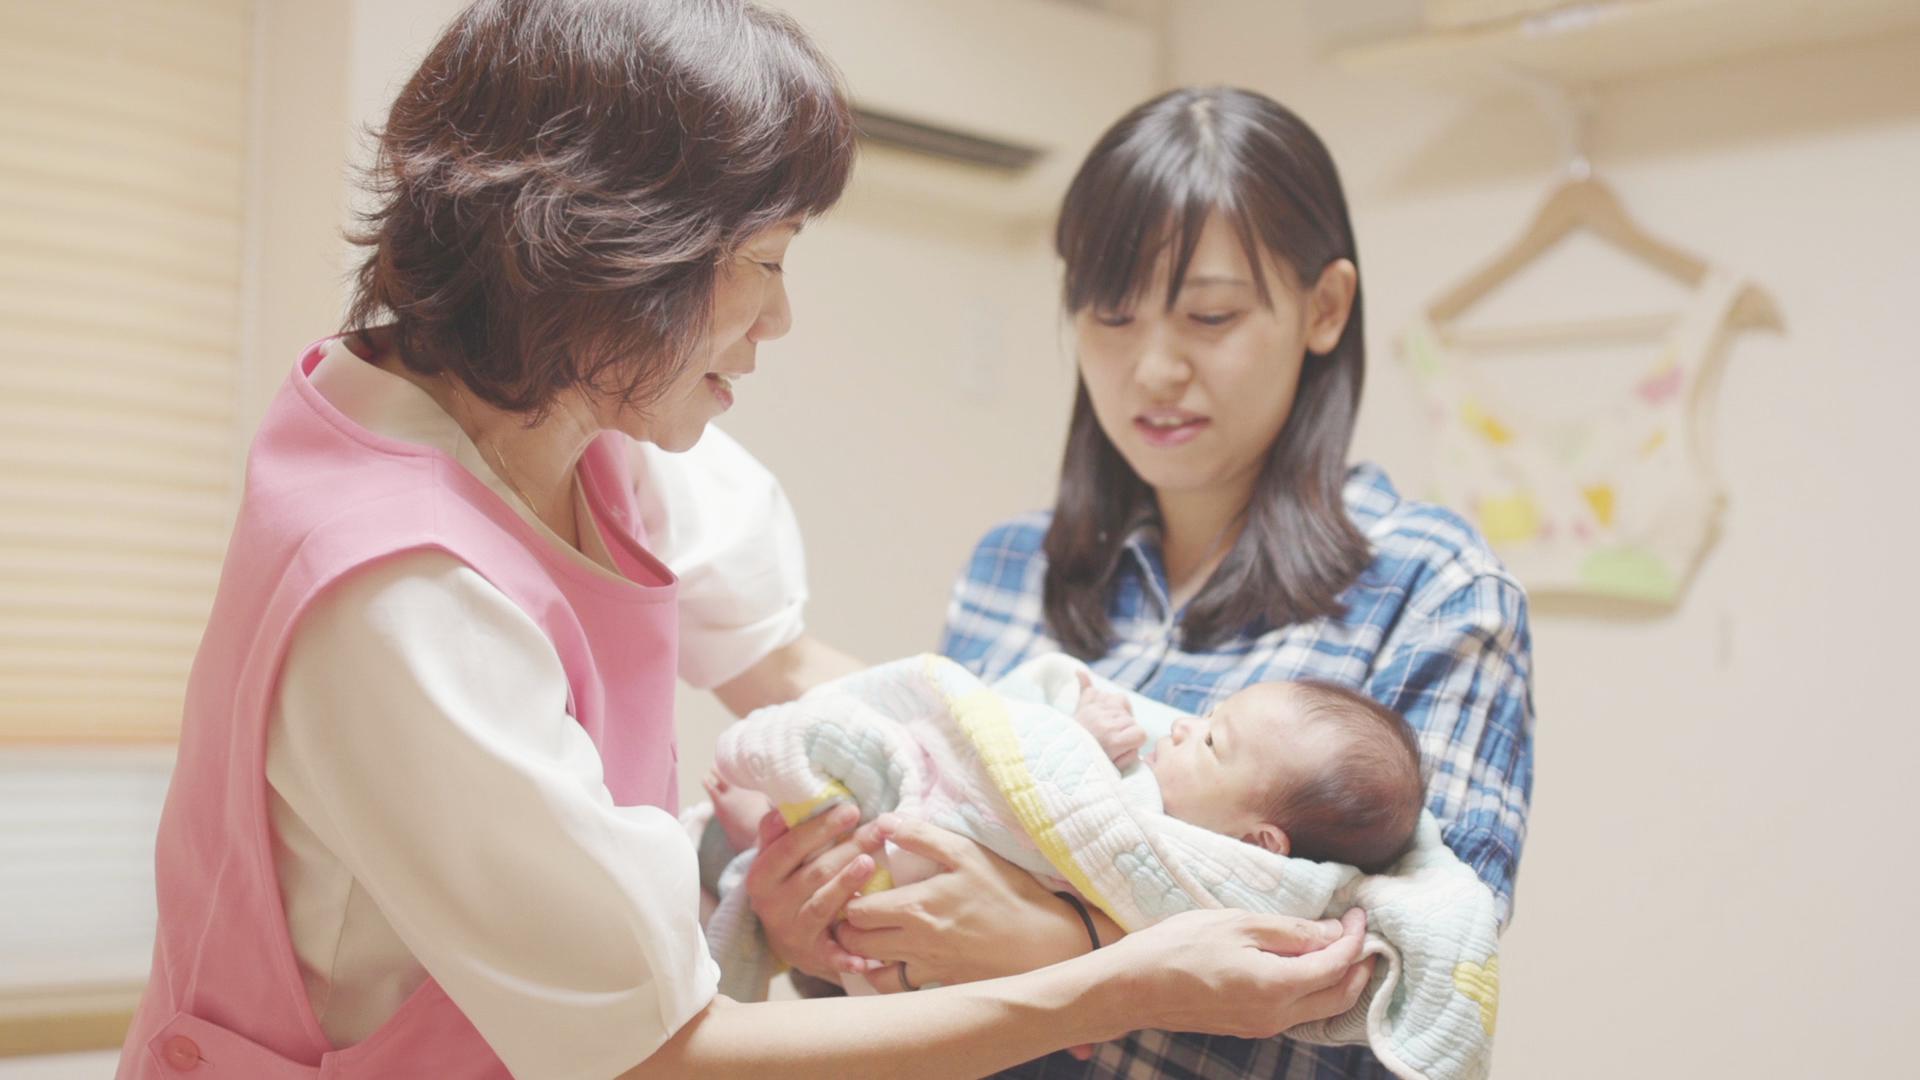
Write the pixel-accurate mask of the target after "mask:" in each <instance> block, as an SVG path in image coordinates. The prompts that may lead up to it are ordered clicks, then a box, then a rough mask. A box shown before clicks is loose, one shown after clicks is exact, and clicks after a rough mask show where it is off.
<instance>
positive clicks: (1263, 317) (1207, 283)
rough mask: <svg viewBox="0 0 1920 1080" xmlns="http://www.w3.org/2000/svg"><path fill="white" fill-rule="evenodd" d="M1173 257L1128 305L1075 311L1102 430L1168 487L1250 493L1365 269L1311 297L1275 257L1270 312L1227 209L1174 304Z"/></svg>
mask: <svg viewBox="0 0 1920 1080" xmlns="http://www.w3.org/2000/svg"><path fill="white" fill-rule="evenodd" d="M1170 262H1171V258H1170V257H1168V258H1163V259H1162V260H1161V261H1160V264H1159V266H1158V267H1156V268H1155V270H1154V278H1153V280H1152V281H1151V282H1150V283H1149V284H1148V287H1147V289H1146V290H1145V291H1144V292H1143V293H1142V294H1141V295H1140V298H1139V299H1138V300H1136V301H1135V302H1133V304H1132V306H1131V307H1129V308H1128V309H1126V310H1124V311H1108V310H1100V309H1098V308H1097V307H1095V306H1091V305H1090V306H1088V307H1087V308H1085V309H1083V310H1081V311H1080V312H1079V313H1078V314H1077V315H1075V317H1074V331H1075V335H1076V337H1077V339H1078V343H1079V353H1080V376H1081V378H1082V379H1083V380H1084V381H1085V383H1086V387H1087V396H1088V398H1089V399H1090V400H1091V401H1092V403H1093V412H1094V416H1095V417H1096V418H1097V419H1098V420H1099V422H1100V427H1101V429H1102V430H1103V431H1105V432H1106V434H1107V438H1109V439H1111V440H1113V444H1114V446H1115V447H1116V448H1118V449H1119V451H1120V455H1121V456H1122V457H1124V458H1125V459H1126V461H1127V464H1129V465H1131V466H1132V467H1133V470H1134V472H1136V473H1138V474H1139V475H1140V478H1141V479H1143V480H1145V481H1146V482H1147V484H1148V485H1149V486H1151V487H1152V488H1153V489H1154V490H1155V491H1156V492H1168V493H1170V492H1183V493H1211V492H1239V493H1241V494H1242V497H1244V495H1245V494H1247V493H1250V492H1251V491H1252V487H1253V483H1254V480H1255V479H1256V478H1257V477H1258V476H1259V473H1260V467H1261V464H1262V463H1263V462H1264V461H1265V460H1266V457H1267V452H1268V449H1269V447H1271V446H1272V445H1273V440H1274V439H1275V438H1276V437H1278V436H1279V434H1280V428H1281V426H1282V425H1284V424H1285V423H1286V421H1287V416H1288V414H1289V413H1290V412H1291V411H1292V410H1293V397H1294V390H1295V388H1296V386H1297V385H1298V384H1299V381H1300V367H1301V364H1302V363H1306V362H1310V361H1308V360H1306V353H1307V352H1308V351H1309V350H1311V351H1314V352H1326V351H1329V350H1331V349H1332V348H1333V346H1334V345H1335V344H1337V343H1338V342H1339V339H1340V330H1341V329H1343V328H1344V327H1345V324H1346V312H1347V310H1348V309H1349V308H1350V307H1351V302H1352V289H1351V285H1347V286H1346V295H1345V299H1344V301H1341V302H1339V303H1337V304H1335V303H1331V301H1339V300H1340V297H1339V295H1338V294H1339V292H1340V289H1341V285H1342V283H1343V281H1345V280H1347V279H1348V278H1349V275H1351V273H1352V269H1353V264H1352V263H1350V262H1347V261H1345V260H1339V261H1337V262H1336V263H1335V264H1334V265H1333V266H1330V267H1329V268H1328V270H1327V272H1326V273H1324V274H1322V276H1321V279H1320V281H1319V282H1317V283H1315V285H1314V288H1312V289H1308V290H1303V289H1301V288H1300V286H1299V285H1298V284H1297V283H1296V282H1295V281H1294V276H1293V274H1292V272H1291V271H1289V270H1288V269H1286V268H1285V267H1283V266H1281V265H1280V264H1278V263H1277V262H1275V261H1274V260H1273V259H1272V258H1271V257H1270V256H1267V255H1265V254H1264V253H1263V254H1262V263H1263V265H1262V271H1263V274H1264V276H1265V279H1266V283H1267V293H1268V296H1269V297H1270V298H1271V306H1269V305H1268V304H1265V303H1263V302H1262V301H1261V299H1260V294H1259V292H1258V290H1257V289H1256V288H1255V286H1254V280H1253V268H1252V266H1251V265H1250V264H1249V263H1248V261H1247V255H1246V252H1245V251H1244V250H1243V249H1242V247H1241V246H1240V241H1239V239H1238V238H1237V237H1236V236H1235V234H1234V230H1233V228H1232V226H1231V225H1230V224H1229V223H1228V222H1227V221H1226V220H1225V219H1223V218H1221V217H1220V215H1218V214H1215V215H1213V216H1212V217H1210V218H1208V219H1207V222H1206V224H1205V226H1204V227H1203V228H1202V230H1201V233H1200V241H1199V245H1198V247H1196V248H1195V249H1194V253H1193V261H1192V263H1191V264H1190V265H1189V266H1188V267H1187V272H1186V277H1185V279H1184V280H1183V281H1182V282H1181V286H1180V291H1179V296H1178V298H1177V299H1176V300H1175V302H1174V305H1173V307H1172V308H1171V309H1168V308H1167V307H1166V306H1165V304H1164V303H1163V301H1162V298H1163V297H1165V296H1166V295H1167V274H1168V273H1169V270H1170ZM1342 267H1344V270H1341V269H1340V268H1342ZM1330 278H1334V279H1339V280H1333V281H1331V282H1330V281H1329V279H1330ZM1336 309H1337V310H1336ZM1336 315H1337V319H1336V318H1334V316H1336ZM1329 330H1331V334H1330V335H1329Z"/></svg>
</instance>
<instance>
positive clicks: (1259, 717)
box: [1149, 682, 1426, 873]
mask: <svg viewBox="0 0 1920 1080" xmlns="http://www.w3.org/2000/svg"><path fill="white" fill-rule="evenodd" d="M1149 764H1151V766H1152V767H1153V773H1154V778H1155V779H1156V780H1157V781H1158V782H1159V785H1160V795H1161V799H1162V801H1163V802H1164V803H1165V805H1166V809H1167V813H1168V814H1170V815H1172V816H1174V817H1177V818H1180V819H1181V820H1183V821H1190V822H1192V823H1193V824H1195V825H1199V826H1202V827H1204V828H1208V829H1212V830H1213V831H1215V832H1221V833H1226V834H1227V835H1228V836H1237V837H1240V838H1241V839H1243V840H1245V841H1247V842H1248V843H1251V844H1258V845H1260V846H1261V847H1264V848H1266V849H1267V850H1268V851H1274V852H1278V853H1280V854H1282V855H1293V856H1296V857H1299V858H1305V859H1314V860H1317V861H1321V862H1343V863H1348V864H1350V865H1353V866H1357V867H1359V868H1360V869H1361V870H1364V871H1367V872H1368V873H1374V872H1377V871H1380V870H1383V869H1385V868H1386V866H1387V865H1388V864H1389V863H1391V862H1393V860H1394V859H1396V858H1398V857H1399V856H1400V854H1401V853H1402V852H1403V851H1405V850H1406V847H1407V844H1408V842H1409V841H1410V840H1412V838H1413V828H1414V825H1415V824H1416V823H1417V822H1418V821H1419V819H1420V807H1421V805H1422V804H1423V803H1424V802H1425V798H1426V793H1425V789H1424V787H1423V785H1422V784H1421V781H1420V753H1419V750H1418V748H1417V747H1415V746H1414V743H1413V732H1412V731H1411V730H1410V729H1409V728H1408V727H1407V723H1406V721H1404V720H1402V719H1401V718H1400V717H1398V716H1396V715H1394V714H1393V712H1392V711H1390V710H1388V709H1387V708H1386V707H1384V706H1382V705H1380V704H1378V703H1377V702H1375V701H1373V700H1372V699H1371V698H1369V697H1367V696H1366V695H1364V694H1359V693H1355V692H1354V691H1352V690H1348V689H1346V688H1345V687H1342V686H1335V685H1333V684H1331V683H1322V682H1274V683H1260V684H1258V685H1255V686H1249V687H1247V688H1246V689H1245V690H1242V691H1240V692H1239V693H1237V694H1234V695H1233V696H1232V697H1229V698H1228V699H1227V700H1225V701H1223V702H1221V703H1220V704H1219V706H1217V707H1216V708H1215V709H1214V710H1213V711H1212V712H1210V713H1208V714H1207V715H1206V716H1203V717H1195V718H1194V719H1192V720H1182V721H1181V722H1180V723H1178V724H1176V725H1174V728H1173V733H1172V734H1171V735H1169V736H1168V737H1167V738H1165V739H1162V740H1161V741H1160V743H1159V745H1158V746H1156V747H1154V751H1153V757H1152V758H1151V760H1150V762H1149Z"/></svg>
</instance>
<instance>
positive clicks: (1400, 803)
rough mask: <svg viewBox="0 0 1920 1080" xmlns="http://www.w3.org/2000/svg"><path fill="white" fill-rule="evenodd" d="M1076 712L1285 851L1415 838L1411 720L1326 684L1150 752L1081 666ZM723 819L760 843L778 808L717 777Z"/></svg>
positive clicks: (1201, 721) (1190, 809) (1103, 740)
mask: <svg viewBox="0 0 1920 1080" xmlns="http://www.w3.org/2000/svg"><path fill="white" fill-rule="evenodd" d="M1079 678H1080V695H1079V699H1078V700H1077V701H1076V702H1075V703H1074V713H1073V715H1074V719H1075V720H1077V721H1078V722H1079V723H1080V725H1081V726H1082V727H1084V728H1086V729H1087V731H1088V732H1090V733H1091V734H1092V735H1093V736H1094V738H1095V739H1097V740H1099V742H1100V746H1101V748H1102V749H1103V750H1105V751H1106V753H1107V756H1108V757H1109V758H1110V759H1112V761H1113V763H1114V765H1115V766H1117V767H1118V768H1120V769H1121V770H1122V771H1125V770H1126V769H1128V768H1130V767H1132V766H1133V765H1134V764H1136V763H1139V764H1141V765H1143V766H1144V767H1145V768H1147V769H1148V770H1149V771H1150V772H1151V773H1152V776H1153V779H1154V781H1155V783H1156V784H1157V786H1158V788H1159V793H1160V800H1161V804H1162V806H1163V808H1164V809H1165V811H1166V813H1167V814H1168V815H1169V816H1171V817H1176V818H1179V819H1181V820H1183V821H1186V822H1189V823H1191V824H1194V825H1198V826H1200V827H1201V828H1204V829H1209V830H1212V831H1214V832H1218V833H1224V834H1226V835H1228V836H1234V837H1238V838H1240V839H1242V840H1244V841H1246V842H1247V843H1250V844H1256V845H1258V846H1260V847H1263V848H1265V849H1267V850H1268V851H1272V852H1276V853H1278V854H1281V855H1292V856H1295V857H1298V858H1305V859H1313V860H1315V861H1319V862H1342V863H1347V864H1349V865H1351V866H1355V867H1358V868H1359V869H1360V870H1362V871H1364V872H1367V873H1378V872H1379V871H1381V870H1384V869H1385V868H1386V867H1387V866H1388V865H1389V864H1391V863H1392V862H1393V861H1394V860H1395V859H1396V858H1398V857H1399V856H1400V854H1401V853H1402V852H1404V851H1405V850H1406V848H1407V845H1408V844H1409V843H1410V842H1411V841H1412V839H1413V830H1414V825H1415V823H1416V822H1418V820H1419V818H1420V808H1421V804H1422V802H1423V801H1424V798H1425V792H1424V788H1423V786H1422V784H1421V780H1420V756H1419V751H1418V750H1417V749H1416V748H1415V746H1414V743H1413V733H1412V731H1411V730H1410V729H1409V728H1408V727H1407V724H1406V721H1404V720H1402V719H1400V717H1398V716H1396V715H1394V714H1393V713H1392V712H1391V711H1389V710H1388V709H1387V708H1385V707H1384V706H1382V705H1379V704H1377V703H1376V702H1374V701H1373V700H1372V699H1370V698H1368V697H1366V696H1365V695H1363V694H1359V693H1355V692H1354V691H1352V690H1348V689H1346V688H1345V687H1341V686H1336V685H1334V684H1331V683H1322V682H1307V681H1300V682H1272V683H1259V684H1256V685H1254V686H1249V687H1247V688H1246V689H1244V690H1242V691H1240V692H1239V693H1237V694H1234V695H1233V696H1231V697H1229V698H1227V699H1226V700H1225V701H1223V702H1221V703H1220V705H1219V706H1218V707H1217V708H1215V709H1214V710H1213V711H1212V712H1210V713H1208V714H1207V715H1206V716H1199V717H1188V718H1185V719H1182V720H1180V721H1179V722H1177V723H1175V724H1174V726H1173V730H1172V732H1171V733H1170V734H1169V735H1168V736H1167V737H1166V738H1164V739H1161V740H1160V742H1159V744H1158V745H1156V746H1155V747H1154V748H1153V750H1152V752H1151V753H1150V754H1149V755H1148V756H1146V757H1145V758H1142V757H1141V754H1140V748H1141V747H1142V746H1144V745H1145V743H1146V740H1147V734H1146V731H1145V730H1144V729H1143V728H1141V726H1140V725H1139V723H1138V722H1136V721H1135V720H1134V717H1133V710H1132V707H1131V706H1130V705H1129V704H1128V703H1127V698H1126V695H1124V694H1121V693H1117V692H1115V691H1110V690H1102V689H1100V688H1099V687H1097V686H1094V685H1093V683H1092V680H1090V679H1089V678H1088V677H1087V674H1086V673H1085V672H1084V671H1082V672H1080V673H1079ZM706 789H707V795H708V796H709V797H710V798H711V799H712V800H713V807H714V816H715V818H716V819H718V821H719V822H720V824H721V825H722V827H723V828H724V829H725V830H726V834H727V838H728V841H729V842H730V844H731V845H732V846H733V847H734V849H735V850H739V851H744V850H746V849H747V848H749V847H751V846H753V844H754V842H755V840H756V837H755V825H756V824H757V823H758V821H759V819H760V816H761V815H762V814H764V813H766V812H767V810H768V809H769V808H770V805H771V804H769V803H768V802H767V800H766V797H765V796H763V795H761V794H760V793H759V792H757V791H746V790H743V789H740V788H734V787H730V786H729V785H728V784H726V783H725V782H724V781H722V780H721V779H720V778H719V776H718V775H717V774H715V775H712V776H709V778H708V780H707V783H706Z"/></svg>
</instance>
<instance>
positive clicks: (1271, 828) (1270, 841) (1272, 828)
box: [1240, 821, 1293, 855]
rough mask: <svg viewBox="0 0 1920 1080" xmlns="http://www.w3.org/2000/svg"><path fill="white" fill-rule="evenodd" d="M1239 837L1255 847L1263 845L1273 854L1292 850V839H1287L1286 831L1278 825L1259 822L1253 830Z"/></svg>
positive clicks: (1283, 853)
mask: <svg viewBox="0 0 1920 1080" xmlns="http://www.w3.org/2000/svg"><path fill="white" fill-rule="evenodd" d="M1240 839H1242V840H1245V841H1246V842H1247V843H1249V844H1252V845H1253V846H1255V847H1263V848H1266V849H1267V850H1268V851H1271V852H1273V853H1274V854H1275V855H1285V854H1287V853H1288V852H1290V851H1292V850H1293V841H1291V840H1289V839H1287V831H1286V830H1285V829H1282V828H1281V827H1280V826H1278V825H1273V824H1269V823H1268V822H1264V821H1263V822H1261V823H1260V824H1258V825H1255V826H1254V827H1253V831H1252V832H1250V833H1248V834H1247V835H1245V836H1243V837H1241V838H1240Z"/></svg>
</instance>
